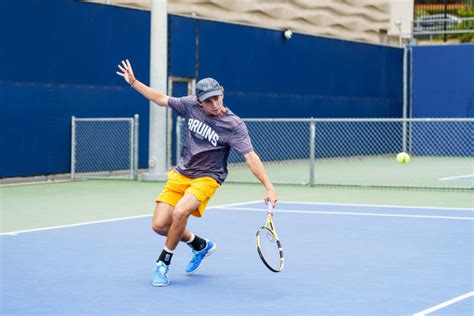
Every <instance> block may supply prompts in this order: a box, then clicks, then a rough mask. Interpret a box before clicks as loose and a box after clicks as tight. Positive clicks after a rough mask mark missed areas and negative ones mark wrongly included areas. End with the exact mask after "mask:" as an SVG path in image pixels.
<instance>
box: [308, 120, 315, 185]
mask: <svg viewBox="0 0 474 316" xmlns="http://www.w3.org/2000/svg"><path fill="white" fill-rule="evenodd" d="M315 140H316V123H315V122H314V121H313V120H311V122H310V123H309V156H310V157H309V185H310V186H314V185H315V179H314V164H315V157H314V156H315Z"/></svg>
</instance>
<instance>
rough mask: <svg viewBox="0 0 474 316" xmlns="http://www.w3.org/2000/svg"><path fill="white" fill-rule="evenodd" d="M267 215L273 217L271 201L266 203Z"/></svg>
mask: <svg viewBox="0 0 474 316" xmlns="http://www.w3.org/2000/svg"><path fill="white" fill-rule="evenodd" d="M267 215H268V216H273V205H272V202H271V201H268V202H267Z"/></svg>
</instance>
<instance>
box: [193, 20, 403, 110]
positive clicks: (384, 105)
mask: <svg viewBox="0 0 474 316" xmlns="http://www.w3.org/2000/svg"><path fill="white" fill-rule="evenodd" d="M198 23H199V77H200V78H204V77H207V76H211V77H214V78H216V79H217V80H218V81H220V82H221V84H222V85H224V87H225V89H226V92H225V96H226V103H227V104H228V105H229V106H230V107H231V108H232V109H234V112H236V113H238V114H239V115H241V116H242V117H311V116H313V117H400V116H401V113H402V62H403V52H402V50H401V49H399V48H392V47H383V46H377V45H370V44H362V43H356V42H349V41H342V40H335V39H327V38H319V37H314V36H306V35H300V34H295V35H294V36H293V38H292V39H291V40H289V41H286V40H284V38H283V37H282V34H281V32H280V31H274V30H266V29H260V28H254V27H248V26H241V25H232V24H226V23H218V22H210V21H199V22H198Z"/></svg>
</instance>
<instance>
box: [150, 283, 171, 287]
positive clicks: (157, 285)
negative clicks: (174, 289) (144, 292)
mask: <svg viewBox="0 0 474 316" xmlns="http://www.w3.org/2000/svg"><path fill="white" fill-rule="evenodd" d="M152 285H153V286H154V287H165V286H168V285H170V282H168V283H167V284H155V283H152Z"/></svg>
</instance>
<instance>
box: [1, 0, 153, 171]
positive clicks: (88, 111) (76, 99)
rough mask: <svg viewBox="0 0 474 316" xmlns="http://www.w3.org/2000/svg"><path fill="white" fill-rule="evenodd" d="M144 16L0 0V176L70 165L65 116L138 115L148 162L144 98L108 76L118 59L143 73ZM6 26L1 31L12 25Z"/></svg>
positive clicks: (47, 0)
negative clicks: (123, 60) (0, 36)
mask: <svg viewBox="0 0 474 316" xmlns="http://www.w3.org/2000/svg"><path fill="white" fill-rule="evenodd" d="M149 25H150V14H149V12H145V11H138V10H129V9H123V8H117V7H110V6H102V5H93V4H85V3H80V2H76V1H72V0H41V1H40V0H26V1H21V2H20V1H1V2H0V29H2V30H3V32H2V44H1V49H0V67H1V69H2V71H1V72H0V113H1V115H0V125H1V127H2V129H1V134H0V144H1V145H2V148H4V149H7V150H4V151H2V155H0V177H9V176H31V175H39V174H50V173H66V172H69V171H70V146H71V145H70V143H71V142H70V139H71V134H70V129H71V123H70V122H71V116H73V115H75V116H77V117H124V116H126V117H131V116H133V114H135V113H137V114H139V115H140V135H139V139H140V144H139V146H140V152H139V155H140V161H139V166H140V167H141V168H143V167H146V166H147V160H148V159H147V158H148V121H149V119H148V101H147V100H145V99H143V98H142V97H140V96H139V95H137V93H136V92H134V91H133V90H131V89H130V88H129V87H128V86H127V85H126V83H125V82H124V81H123V79H122V78H121V77H119V76H117V75H116V74H115V71H116V67H117V64H118V63H119V62H120V60H121V59H122V58H129V59H130V60H131V61H132V62H133V61H136V62H135V63H134V70H135V74H136V75H137V76H138V77H139V78H140V79H141V80H142V81H144V82H147V81H148V78H149V71H148V69H149V51H150V46H149V36H150V32H149ZM13 29H14V31H11V32H7V30H13Z"/></svg>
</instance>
